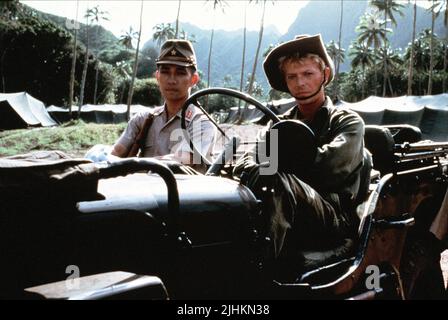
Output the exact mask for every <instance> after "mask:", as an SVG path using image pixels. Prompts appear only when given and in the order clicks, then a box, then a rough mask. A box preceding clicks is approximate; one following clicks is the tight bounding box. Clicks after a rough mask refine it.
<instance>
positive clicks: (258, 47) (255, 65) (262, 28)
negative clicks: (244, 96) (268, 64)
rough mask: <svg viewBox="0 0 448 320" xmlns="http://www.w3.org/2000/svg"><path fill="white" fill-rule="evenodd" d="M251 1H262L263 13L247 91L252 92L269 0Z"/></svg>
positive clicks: (254, 0)
mask: <svg viewBox="0 0 448 320" xmlns="http://www.w3.org/2000/svg"><path fill="white" fill-rule="evenodd" d="M249 2H255V4H259V3H261V5H262V13H261V20H260V31H259V32H258V44H257V51H256V52H255V60H254V65H253V67H252V72H251V74H250V80H249V86H248V89H247V93H248V94H251V93H252V90H253V86H254V81H255V72H256V71H257V63H258V55H259V54H260V48H261V42H262V40H263V30H264V15H265V13H266V2H267V0H249ZM272 4H274V1H273V0H272Z"/></svg>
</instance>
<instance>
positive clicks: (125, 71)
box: [113, 60, 132, 103]
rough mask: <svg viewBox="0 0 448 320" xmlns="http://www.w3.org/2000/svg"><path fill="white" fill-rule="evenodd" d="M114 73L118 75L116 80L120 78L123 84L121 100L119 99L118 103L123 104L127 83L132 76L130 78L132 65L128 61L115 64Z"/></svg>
mask: <svg viewBox="0 0 448 320" xmlns="http://www.w3.org/2000/svg"><path fill="white" fill-rule="evenodd" d="M113 72H114V74H115V75H116V77H115V78H119V79H121V81H122V82H123V88H122V90H121V93H120V98H119V99H118V103H122V101H123V96H124V91H125V89H126V85H125V82H126V81H128V80H129V79H130V78H131V76H130V74H131V73H132V69H131V64H130V63H129V61H128V60H123V61H120V62H117V63H116V64H115V67H114V69H113ZM117 86H118V85H117Z"/></svg>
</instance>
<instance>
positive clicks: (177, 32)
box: [174, 0, 182, 39]
mask: <svg viewBox="0 0 448 320" xmlns="http://www.w3.org/2000/svg"><path fill="white" fill-rule="evenodd" d="M181 3H182V0H179V4H178V6H177V17H176V33H175V34H174V37H175V38H176V39H178V37H179V16H180V5H181Z"/></svg>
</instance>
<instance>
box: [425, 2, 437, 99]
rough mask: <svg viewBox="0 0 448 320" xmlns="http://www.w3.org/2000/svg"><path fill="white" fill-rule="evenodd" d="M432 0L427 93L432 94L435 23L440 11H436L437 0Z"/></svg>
mask: <svg viewBox="0 0 448 320" xmlns="http://www.w3.org/2000/svg"><path fill="white" fill-rule="evenodd" d="M430 1H432V5H431V7H430V8H429V10H430V11H431V18H432V19H431V41H430V60H429V75H428V91H427V94H432V74H433V70H434V23H435V21H436V18H437V16H438V14H439V13H438V12H437V11H436V7H437V6H438V4H439V3H438V1H437V0H430Z"/></svg>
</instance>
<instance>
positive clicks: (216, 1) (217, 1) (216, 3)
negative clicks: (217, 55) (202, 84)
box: [206, 0, 227, 88]
mask: <svg viewBox="0 0 448 320" xmlns="http://www.w3.org/2000/svg"><path fill="white" fill-rule="evenodd" d="M207 2H213V16H214V15H215V12H216V8H217V7H220V8H221V9H222V12H223V13H224V6H226V5H227V2H226V1H224V0H206V3H207ZM214 20H215V19H214V17H213V21H214ZM214 35H215V27H214V26H213V27H212V34H211V36H210V47H209V50H208V65H207V87H208V88H209V87H210V74H211V67H212V49H213V38H214Z"/></svg>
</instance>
